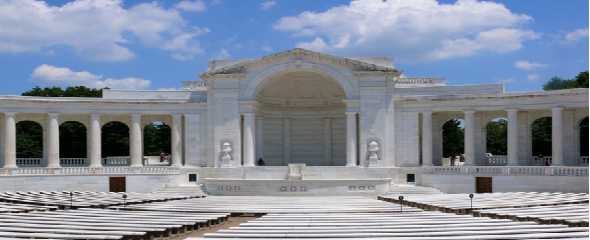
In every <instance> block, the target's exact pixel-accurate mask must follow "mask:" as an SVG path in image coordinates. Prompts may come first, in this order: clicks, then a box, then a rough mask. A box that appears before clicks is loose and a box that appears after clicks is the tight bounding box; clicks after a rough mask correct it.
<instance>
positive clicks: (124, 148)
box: [101, 121, 131, 166]
mask: <svg viewBox="0 0 590 240" xmlns="http://www.w3.org/2000/svg"><path fill="white" fill-rule="evenodd" d="M101 144H102V147H101V149H102V157H103V160H102V161H103V162H102V164H103V165H106V166H113V165H114V166H116V165H121V166H126V165H130V164H131V161H130V158H129V127H128V126H127V125H126V124H125V123H122V122H117V121H114V122H109V123H106V124H105V125H103V126H102V135H101Z"/></svg>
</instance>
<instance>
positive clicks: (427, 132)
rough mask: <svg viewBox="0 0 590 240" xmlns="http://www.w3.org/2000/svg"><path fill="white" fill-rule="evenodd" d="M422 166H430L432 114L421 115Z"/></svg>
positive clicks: (424, 113)
mask: <svg viewBox="0 0 590 240" xmlns="http://www.w3.org/2000/svg"><path fill="white" fill-rule="evenodd" d="M422 166H434V164H432V112H423V113H422Z"/></svg>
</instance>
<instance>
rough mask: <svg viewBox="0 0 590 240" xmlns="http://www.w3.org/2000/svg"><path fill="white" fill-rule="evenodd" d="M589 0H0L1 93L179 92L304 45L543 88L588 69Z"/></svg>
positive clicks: (460, 77) (512, 87)
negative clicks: (184, 84) (229, 64)
mask: <svg viewBox="0 0 590 240" xmlns="http://www.w3.org/2000/svg"><path fill="white" fill-rule="evenodd" d="M588 9H589V7H588V1H584V0H580V1H578V0H568V1H558V0H552V1H549V0H535V1H493V2H491V1H488V2H482V1H475V0H462V1H446V0H444V1H443V0H441V1H434V0H387V1H381V0H356V1H337V0H321V1H318V0H315V1H306V0H297V1H286V0H276V1H238V0H203V1H192V0H191V1H172V0H166V1H163V0H161V1H141V0H134V1H118V0H77V1H71V0H70V1H66V0H54V1H45V2H41V1H32V0H14V1H13V0H0V81H1V83H2V86H3V87H2V88H0V94H1V95H20V94H21V93H22V92H25V91H27V90H29V89H31V88H33V87H35V86H42V87H45V86H62V87H65V86H68V85H84V86H88V87H104V86H109V87H111V88H120V89H123V88H124V89H178V88H180V87H181V81H186V80H199V77H198V76H197V73H200V72H203V71H205V70H206V69H207V60H212V59H248V58H257V57H261V56H265V55H268V54H272V53H276V52H280V51H284V50H288V49H292V48H295V47H301V48H306V49H310V50H315V51H320V52H324V53H328V54H333V55H336V56H342V57H359V56H386V57H393V58H394V62H393V64H394V66H395V68H397V69H401V70H404V76H406V77H446V80H447V84H448V85H464V84H486V83H504V84H505V86H506V91H507V92H518V91H538V90H541V87H542V85H543V83H545V82H546V81H547V80H549V79H550V78H551V77H552V76H559V77H562V78H573V77H574V76H575V75H577V74H578V73H579V72H581V71H585V70H587V69H588V58H589V56H588V51H589V49H588V46H589V43H588V25H589V23H588V19H589V16H588Z"/></svg>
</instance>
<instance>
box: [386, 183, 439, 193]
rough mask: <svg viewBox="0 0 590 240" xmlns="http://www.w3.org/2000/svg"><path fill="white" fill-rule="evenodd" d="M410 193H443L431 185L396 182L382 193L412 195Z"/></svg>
mask: <svg viewBox="0 0 590 240" xmlns="http://www.w3.org/2000/svg"><path fill="white" fill-rule="evenodd" d="M412 194H444V192H441V191H439V190H438V189H436V188H432V187H423V186H414V185H408V184H396V185H391V186H390V187H389V191H388V192H387V193H385V194H384V195H412Z"/></svg>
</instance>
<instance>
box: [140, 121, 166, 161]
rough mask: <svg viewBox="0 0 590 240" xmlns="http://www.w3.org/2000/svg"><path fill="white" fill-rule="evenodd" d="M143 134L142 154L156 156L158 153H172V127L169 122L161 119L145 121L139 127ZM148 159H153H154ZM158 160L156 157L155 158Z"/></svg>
mask: <svg viewBox="0 0 590 240" xmlns="http://www.w3.org/2000/svg"><path fill="white" fill-rule="evenodd" d="M141 131H142V134H143V137H142V139H143V146H142V147H143V151H142V153H143V155H144V156H145V157H158V156H160V154H162V153H163V154H164V156H166V157H167V156H168V154H171V153H172V143H171V142H172V137H171V136H172V129H171V127H170V124H168V123H166V122H162V121H152V122H150V123H146V124H145V125H143V126H142V128H141ZM150 160H152V161H154V159H151V158H150ZM156 160H158V159H156Z"/></svg>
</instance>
